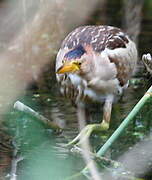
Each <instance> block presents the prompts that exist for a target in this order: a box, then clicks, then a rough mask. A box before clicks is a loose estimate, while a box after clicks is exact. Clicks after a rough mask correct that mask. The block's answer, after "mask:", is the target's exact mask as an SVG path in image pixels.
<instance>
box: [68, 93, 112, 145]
mask: <svg viewBox="0 0 152 180" xmlns="http://www.w3.org/2000/svg"><path fill="white" fill-rule="evenodd" d="M112 102H113V96H108V97H107V98H106V101H105V104H104V108H103V120H102V122H101V123H100V124H89V125H87V126H85V127H84V128H83V129H82V130H81V132H80V133H79V134H78V135H77V136H76V137H75V138H74V139H73V140H72V141H71V142H70V143H69V144H68V145H72V144H81V143H83V142H84V141H85V140H86V139H87V138H89V137H90V135H91V133H92V132H93V131H95V132H96V131H97V132H100V131H105V130H107V129H108V128H109V123H110V118H111V110H112ZM78 120H79V125H80V124H81V123H82V122H84V121H85V109H84V107H81V106H78ZM85 122H86V121H85Z"/></svg>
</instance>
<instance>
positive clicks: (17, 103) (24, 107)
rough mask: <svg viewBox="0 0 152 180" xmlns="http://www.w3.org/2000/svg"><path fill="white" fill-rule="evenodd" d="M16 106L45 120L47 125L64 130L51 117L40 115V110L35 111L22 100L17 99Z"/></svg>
mask: <svg viewBox="0 0 152 180" xmlns="http://www.w3.org/2000/svg"><path fill="white" fill-rule="evenodd" d="M14 108H15V109H17V110H19V111H21V112H25V113H27V114H30V115H32V116H33V117H36V118H37V119H39V120H40V121H41V122H43V123H44V124H45V125H47V126H49V127H50V128H51V129H53V130H55V131H61V130H62V128H61V127H59V126H58V125H57V124H55V123H54V122H51V121H50V120H49V119H47V118H46V117H44V116H42V115H40V114H39V113H38V112H36V111H34V110H33V109H31V108H30V107H28V106H27V105H25V104H23V103H22V102H20V101H16V102H15V103H14Z"/></svg>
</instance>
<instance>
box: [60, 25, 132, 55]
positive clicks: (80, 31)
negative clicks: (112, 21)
mask: <svg viewBox="0 0 152 180" xmlns="http://www.w3.org/2000/svg"><path fill="white" fill-rule="evenodd" d="M128 42H129V40H128V37H127V35H126V34H125V33H124V32H122V30H121V29H119V28H116V27H112V26H81V27H78V28H76V29H75V30H74V31H72V32H71V33H70V34H69V35H68V36H67V37H66V38H65V40H64V41H63V43H62V46H61V49H64V48H65V47H68V49H74V48H75V47H77V46H79V45H84V46H85V45H91V46H92V47H93V50H94V51H96V52H101V51H103V50H105V48H109V49H115V48H125V47H126V44H127V43H128Z"/></svg>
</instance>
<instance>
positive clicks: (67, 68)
mask: <svg viewBox="0 0 152 180" xmlns="http://www.w3.org/2000/svg"><path fill="white" fill-rule="evenodd" d="M79 69H80V67H79V65H77V64H75V63H68V64H67V63H66V64H64V65H63V66H61V67H60V68H59V69H58V70H57V72H56V73H57V74H63V73H74V72H76V71H78V70H79Z"/></svg>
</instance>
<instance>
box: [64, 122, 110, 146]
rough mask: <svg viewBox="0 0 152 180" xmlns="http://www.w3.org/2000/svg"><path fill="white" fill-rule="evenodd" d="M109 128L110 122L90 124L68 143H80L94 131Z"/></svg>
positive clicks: (69, 144)
mask: <svg viewBox="0 0 152 180" xmlns="http://www.w3.org/2000/svg"><path fill="white" fill-rule="evenodd" d="M107 129H109V123H107V122H105V121H103V122H102V123H101V124H89V125H87V126H85V127H84V128H83V129H82V130H81V132H80V133H79V134H78V135H77V136H76V137H75V138H74V139H73V140H72V141H70V142H69V143H68V144H67V145H68V146H71V145H80V144H82V143H83V142H85V141H86V140H87V139H88V138H89V137H90V135H91V134H92V132H100V131H106V130H107Z"/></svg>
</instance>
